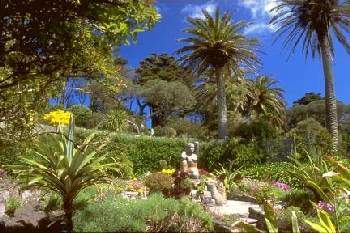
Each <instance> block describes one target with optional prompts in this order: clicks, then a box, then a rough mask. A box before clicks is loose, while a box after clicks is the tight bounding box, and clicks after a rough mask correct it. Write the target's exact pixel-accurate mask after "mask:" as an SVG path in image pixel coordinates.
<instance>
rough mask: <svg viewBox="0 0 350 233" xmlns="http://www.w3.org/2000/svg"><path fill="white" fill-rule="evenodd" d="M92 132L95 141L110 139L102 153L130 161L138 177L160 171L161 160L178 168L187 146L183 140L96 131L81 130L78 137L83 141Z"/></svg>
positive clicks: (77, 134)
mask: <svg viewBox="0 0 350 233" xmlns="http://www.w3.org/2000/svg"><path fill="white" fill-rule="evenodd" d="M91 132H95V133H96V137H95V139H96V140H97V141H98V142H100V143H102V142H103V141H105V140H106V138H109V139H110V140H109V143H108V144H107V145H106V147H105V148H103V150H102V151H101V153H110V154H111V157H113V158H115V159H117V160H124V161H126V160H130V161H131V162H132V167H133V171H134V173H135V174H136V175H141V174H144V173H146V172H147V171H151V172H153V171H159V169H160V167H159V161H160V160H166V161H167V165H168V166H169V167H174V168H176V167H178V166H179V157H180V154H181V152H182V151H183V150H184V148H185V145H186V141H185V140H182V139H169V138H156V137H148V136H139V137H136V136H132V135H126V134H120V133H110V132H104V131H94V130H80V131H77V133H76V136H77V137H79V138H80V140H83V139H84V138H86V137H87V135H89V133H91ZM121 157H123V158H121ZM126 162H127V161H126ZM123 166H124V165H123ZM123 166H121V168H123ZM130 166H131V163H130V164H129V165H128V168H127V170H128V171H130Z"/></svg>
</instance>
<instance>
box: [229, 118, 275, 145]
mask: <svg viewBox="0 0 350 233" xmlns="http://www.w3.org/2000/svg"><path fill="white" fill-rule="evenodd" d="M277 134H278V131H277V129H276V127H274V126H272V125H271V124H270V123H268V122H265V121H253V122H248V123H242V124H241V125H240V126H239V127H238V128H237V129H236V132H235V136H239V137H241V138H244V139H247V140H251V139H255V140H258V141H259V140H262V139H266V138H275V137H276V136H277Z"/></svg>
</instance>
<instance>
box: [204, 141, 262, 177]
mask: <svg viewBox="0 0 350 233" xmlns="http://www.w3.org/2000/svg"><path fill="white" fill-rule="evenodd" d="M265 160H266V158H265V155H264V154H263V153H262V151H261V149H260V148H259V146H258V144H257V143H256V142H254V141H248V142H244V141H241V140H239V139H237V138H233V139H231V140H230V141H228V142H224V143H222V142H212V143H208V144H205V145H203V146H202V147H201V150H200V156H199V164H200V165H201V167H203V168H208V169H209V170H213V169H218V168H220V167H221V166H224V167H227V168H239V167H241V166H245V165H247V164H256V163H261V162H263V161H265Z"/></svg>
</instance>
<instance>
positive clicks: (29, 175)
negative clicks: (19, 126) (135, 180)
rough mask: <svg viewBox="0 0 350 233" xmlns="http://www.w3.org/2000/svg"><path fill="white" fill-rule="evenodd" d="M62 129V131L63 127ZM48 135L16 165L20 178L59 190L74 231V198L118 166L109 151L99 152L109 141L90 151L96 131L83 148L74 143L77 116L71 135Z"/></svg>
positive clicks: (70, 129) (70, 125)
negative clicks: (113, 161) (106, 153)
mask: <svg viewBox="0 0 350 233" xmlns="http://www.w3.org/2000/svg"><path fill="white" fill-rule="evenodd" d="M60 132H61V131H60ZM59 136H60V138H57V135H56V136H55V135H52V134H51V135H48V136H47V137H45V143H39V144H38V145H37V146H36V147H35V148H31V149H29V151H28V153H27V154H25V155H23V156H22V157H21V158H20V161H21V163H20V165H15V166H12V168H13V171H14V173H15V174H17V176H18V178H19V180H20V181H22V182H24V183H25V184H27V185H30V186H36V187H39V188H47V189H49V190H52V191H53V192H55V193H57V194H59V195H60V196H61V198H62V200H63V209H64V213H65V220H66V224H67V228H68V231H72V229H73V222H72V215H73V201H74V199H75V198H76V197H77V195H78V194H79V192H80V191H82V190H83V189H84V188H86V187H88V186H91V185H94V184H96V183H101V182H106V181H107V178H108V173H107V171H108V170H110V169H111V170H116V169H117V168H116V164H115V163H111V160H110V159H109V158H108V157H107V155H102V156H101V155H98V156H97V152H98V151H100V150H101V149H102V148H103V147H104V146H105V145H106V144H102V145H100V146H98V147H97V148H94V150H93V151H92V152H88V151H91V150H88V148H89V147H90V146H89V145H90V142H91V140H92V139H93V137H94V135H90V136H89V137H88V138H87V139H86V140H85V142H84V143H83V144H82V146H80V147H79V148H75V147H74V119H73V116H71V118H70V123H69V128H68V137H67V136H66V135H64V134H63V133H62V132H61V133H60V135H59Z"/></svg>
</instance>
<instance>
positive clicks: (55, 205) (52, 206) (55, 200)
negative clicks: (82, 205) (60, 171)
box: [44, 193, 63, 212]
mask: <svg viewBox="0 0 350 233" xmlns="http://www.w3.org/2000/svg"><path fill="white" fill-rule="evenodd" d="M62 204H63V203H62V198H61V197H60V196H59V195H57V194H55V193H52V194H51V195H49V196H48V198H46V199H45V200H44V205H45V207H44V210H45V211H47V212H50V211H55V210H58V209H60V208H62Z"/></svg>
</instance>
